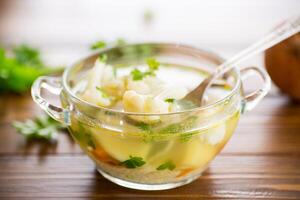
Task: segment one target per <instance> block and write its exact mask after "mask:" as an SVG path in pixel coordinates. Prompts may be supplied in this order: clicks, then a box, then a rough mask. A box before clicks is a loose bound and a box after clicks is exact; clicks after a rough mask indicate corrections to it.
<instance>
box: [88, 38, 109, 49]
mask: <svg viewBox="0 0 300 200" xmlns="http://www.w3.org/2000/svg"><path fill="white" fill-rule="evenodd" d="M105 47H106V42H105V41H103V40H100V41H97V42H95V43H94V44H92V45H91V49H92V50H95V49H103V48H105Z"/></svg>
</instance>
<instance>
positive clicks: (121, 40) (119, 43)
mask: <svg viewBox="0 0 300 200" xmlns="http://www.w3.org/2000/svg"><path fill="white" fill-rule="evenodd" d="M115 43H116V46H124V45H126V44H127V43H126V41H125V40H124V39H123V38H118V39H117V40H116V42H115Z"/></svg>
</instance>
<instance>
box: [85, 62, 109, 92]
mask: <svg viewBox="0 0 300 200" xmlns="http://www.w3.org/2000/svg"><path fill="white" fill-rule="evenodd" d="M105 66H106V65H105V63H103V62H102V61H100V60H99V59H97V60H96V62H95V65H94V67H93V69H91V70H90V71H89V73H88V76H87V81H88V84H87V88H86V90H90V89H95V88H96V87H97V86H99V85H101V80H102V76H103V71H104V68H105Z"/></svg>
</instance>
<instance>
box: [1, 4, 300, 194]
mask: <svg viewBox="0 0 300 200" xmlns="http://www.w3.org/2000/svg"><path fill="white" fill-rule="evenodd" d="M7 2H14V3H12V4H16V5H17V6H15V7H14V6H13V5H6V4H5V3H4V4H0V16H1V18H0V42H1V43H2V44H4V45H5V46H7V47H11V46H12V45H13V44H17V43H20V42H23V41H26V42H27V43H30V44H34V45H36V46H38V47H40V48H42V50H43V55H44V58H45V59H46V60H47V61H50V62H52V63H55V64H56V63H67V64H69V63H71V62H73V61H74V60H76V59H78V58H80V57H82V55H83V54H86V53H87V46H88V43H89V42H91V41H94V40H95V39H96V38H100V36H99V35H101V37H102V36H103V37H102V38H109V39H110V38H115V37H118V36H124V37H128V38H129V39H130V40H135V39H137V40H144V39H149V38H150V39H151V38H154V40H168V39H170V40H171V41H172V40H173V41H181V42H187V43H193V44H196V45H199V46H204V47H207V46H209V47H212V49H213V50H215V51H220V52H222V54H225V55H229V54H232V52H236V51H238V50H239V49H241V47H244V46H245V44H248V43H250V42H251V41H253V40H254V39H255V38H257V37H259V35H261V34H262V33H264V32H265V30H266V29H270V28H271V27H272V26H273V24H274V23H275V21H276V20H278V19H280V18H282V17H283V16H288V14H293V13H297V11H299V9H298V10H297V7H298V8H299V6H300V4H299V1H295V0H288V1H284V0H278V1H276V3H272V1H271V0H268V1H264V3H260V2H262V1H259V0H255V1H232V0H230V1H226V4H222V6H223V7H222V6H215V8H216V9H217V11H218V12H217V13H219V14H218V15H217V17H216V18H213V16H212V15H210V14H209V12H206V13H205V10H206V9H208V10H209V9H211V8H212V7H213V4H214V3H215V4H216V2H215V1H213V3H208V4H207V5H206V4H205V5H204V6H203V7H201V6H199V9H200V10H201V12H198V11H197V9H195V7H196V6H197V1H191V2H192V3H190V4H184V5H183V4H181V1H179V2H175V1H174V3H172V5H173V6H174V8H173V9H171V10H172V11H173V14H174V13H175V14H176V15H174V16H177V15H178V13H179V14H180V12H179V11H181V10H182V9H183V8H182V7H181V6H184V10H190V11H191V12H186V14H185V16H184V17H185V18H186V19H188V23H186V22H185V21H183V20H180V19H184V18H183V17H182V18H181V17H180V16H179V18H180V19H179V20H177V21H176V23H178V24H179V26H175V25H176V24H174V23H175V22H171V23H169V22H168V20H171V19H172V18H173V17H174V16H172V13H171V11H170V12H167V11H169V10H166V5H165V3H160V2H161V1H158V0H157V1H153V2H154V3H153V8H154V9H157V10H158V11H157V12H158V14H157V18H158V17H161V19H162V20H159V22H158V23H157V24H154V25H153V27H152V29H148V28H146V27H144V28H141V29H143V30H141V29H138V28H136V24H139V23H140V21H138V20H137V21H134V20H133V17H132V15H131V14H132V13H134V14H136V15H137V14H141V13H140V10H139V9H144V7H145V6H144V5H143V4H140V3H136V2H135V3H136V4H134V3H132V2H133V1H132V2H131V3H126V4H125V3H122V4H121V5H119V4H113V3H109V2H108V1H105V3H103V4H104V5H105V6H106V8H110V9H112V10H114V9H115V10H114V12H113V13H114V14H116V13H118V12H120V15H109V17H110V18H112V19H110V20H111V23H110V24H109V23H105V22H106V20H108V19H107V18H103V16H102V17H99V16H101V14H102V13H104V14H105V15H107V13H108V12H107V10H103V9H102V10H101V8H102V7H101V6H99V5H102V3H101V2H100V3H98V2H99V1H97V2H96V1H95V2H93V3H94V4H93V3H91V1H89V3H86V4H80V3H78V2H77V1H33V0H27V1H7ZM25 2H26V3H25ZM50 2H51V3H50ZM52 2H53V3H52ZM73 2H75V3H73ZM147 2H148V1H147ZM210 2H211V1H210ZM243 2H248V4H249V5H250V6H249V5H247V4H244V3H243ZM1 3H3V1H1ZM110 4H112V5H110ZM146 4H147V5H151V4H150V3H149V2H148V3H146ZM4 5H5V9H2V12H1V8H4ZM94 5H97V6H98V7H97V6H94ZM216 5H217V4H216ZM233 5H234V6H235V7H234V8H236V9H237V10H239V9H240V11H241V12H240V14H237V12H230V7H231V6H233ZM118 6H119V7H118ZM126 6H127V7H126ZM9 7H11V9H8V8H9ZM150 7H151V6H150ZM75 8H76V9H75ZM130 9H132V10H130ZM243 9H244V12H243ZM279 9H280V10H281V11H282V12H278V10H279ZM9 10H10V11H9ZM222 10H224V11H223V12H222ZM264 10H266V12H264ZM3 11H6V12H5V13H6V14H5V13H4V12H3ZM66 11H68V12H66ZM101 11H103V12H101ZM251 13H253V14H254V13H255V15H253V17H251V19H250V18H249V14H251ZM196 14H197V16H199V18H196V19H197V21H195V20H193V19H195V17H196ZM222 14H223V15H224V16H228V17H227V18H226V17H222V16H223V15H222ZM96 16H98V18H97V17H96ZM125 16H129V18H128V19H130V20H133V21H134V22H133V21H130V20H128V24H126V27H125V25H123V22H122V20H120V17H121V18H122V19H124V18H125ZM220 17H221V18H220ZM95 18H96V19H97V20H98V21H95V20H94V21H93V20H92V19H95ZM217 18H218V20H221V22H220V24H227V25H229V26H230V27H229V28H224V27H222V25H221V27H219V29H218V26H217V25H215V26H213V24H214V23H215V24H216V21H217V20H216V19H217ZM156 20H157V19H156ZM207 20H208V21H209V23H210V24H209V25H210V26H207V27H206V28H205V29H204V28H203V29H201V25H205V24H207ZM222 20H223V21H222ZM245 20H247V23H248V24H247V26H246V25H245V24H244V23H242V22H244V21H245ZM157 21H158V20H157ZM96 22H97V23H96ZM196 22H199V26H195V25H197V23H196ZM231 22H232V23H231ZM116 23H117V24H118V25H116ZM75 24H76V25H75ZM98 24H100V25H101V26H97V25H98ZM134 24H135V25H134ZM54 25H55V28H54ZM139 25H140V24H139ZM103 27H104V28H103ZM182 27H184V28H182ZM234 27H236V29H232V28H234ZM266 27H267V28H266ZM253 28H255V30H256V31H251V30H253ZM103 29H104V30H103ZM243 29H244V31H247V32H248V34H247V35H241V34H238V33H237V31H236V30H243ZM123 30H126V31H123ZM151 30H152V31H151ZM205 30H206V31H205ZM122 31H123V32H122ZM221 31H222V34H218V35H219V36H220V37H218V38H216V35H217V33H220V32H221ZM149 32H150V33H149ZM174 32H175V33H177V34H172V33H174ZM120 33H122V34H124V35H120ZM152 36H153V37H152ZM196 36H197V37H196ZM233 40H234V41H235V42H232V41H233ZM252 63H253V64H262V60H261V57H259V58H255V59H253V60H250V61H249V64H252ZM40 112H41V111H40V110H39V109H38V107H37V106H36V105H35V104H34V103H33V102H32V100H31V98H30V96H29V94H24V95H14V94H6V95H1V96H0V199H20V198H22V199H39V200H40V199H64V198H66V199H94V198H101V199H300V106H299V105H296V104H293V103H292V102H290V101H289V100H288V99H287V98H286V97H284V96H283V95H282V94H280V93H278V92H277V91H276V90H273V91H272V92H271V93H270V94H269V95H268V96H267V97H266V98H265V99H264V100H263V101H262V102H261V103H260V104H259V105H258V106H257V107H256V108H255V109H254V110H253V111H252V112H249V113H246V114H245V115H243V116H242V118H241V120H240V123H239V126H238V128H237V130H236V131H235V134H234V135H233V137H232V139H231V140H230V142H229V143H228V144H227V145H226V147H225V148H224V150H223V151H222V153H221V154H220V155H219V156H218V157H217V158H216V160H214V161H213V162H212V164H211V165H210V167H209V169H208V170H207V171H205V173H204V174H203V176H202V177H200V178H199V179H198V180H196V181H194V182H193V183H191V184H189V185H186V186H183V187H180V188H176V189H172V190H167V191H155V192H148V191H137V190H131V189H126V188H123V187H120V186H118V185H115V184H113V183H111V182H109V181H107V180H105V179H104V178H103V177H102V176H101V175H99V174H98V173H97V172H96V170H95V167H94V165H93V163H92V162H91V161H90V160H89V159H88V158H87V156H85V155H84V154H83V153H82V151H81V150H80V149H79V147H78V146H77V145H76V144H75V143H74V142H73V141H72V139H71V138H70V136H69V135H68V134H67V133H61V134H60V135H59V142H58V143H57V144H56V145H51V144H47V143H44V142H26V141H25V140H24V138H23V137H22V136H20V135H18V134H16V131H15V130H14V128H12V126H11V122H12V121H14V120H25V119H27V118H29V117H33V116H35V115H36V114H39V113H40Z"/></svg>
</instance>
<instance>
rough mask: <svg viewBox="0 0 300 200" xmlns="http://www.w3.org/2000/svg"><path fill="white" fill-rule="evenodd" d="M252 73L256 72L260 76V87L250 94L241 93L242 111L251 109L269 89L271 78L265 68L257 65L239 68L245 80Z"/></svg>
mask: <svg viewBox="0 0 300 200" xmlns="http://www.w3.org/2000/svg"><path fill="white" fill-rule="evenodd" d="M254 73H256V74H258V75H259V76H260V77H261V78H262V80H263V85H262V87H261V88H259V89H257V90H256V91H254V92H251V93H250V94H243V100H242V110H241V112H242V113H244V112H245V111H250V110H252V109H253V108H254V107H255V106H256V105H257V104H258V103H259V101H260V100H261V99H262V98H263V97H264V96H266V94H267V93H268V92H269V90H270V89H271V79H270V77H269V75H268V74H267V72H266V71H265V70H263V69H260V68H258V67H253V66H251V67H246V68H244V69H241V77H242V80H245V79H246V78H247V77H249V76H250V75H253V74H254Z"/></svg>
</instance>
